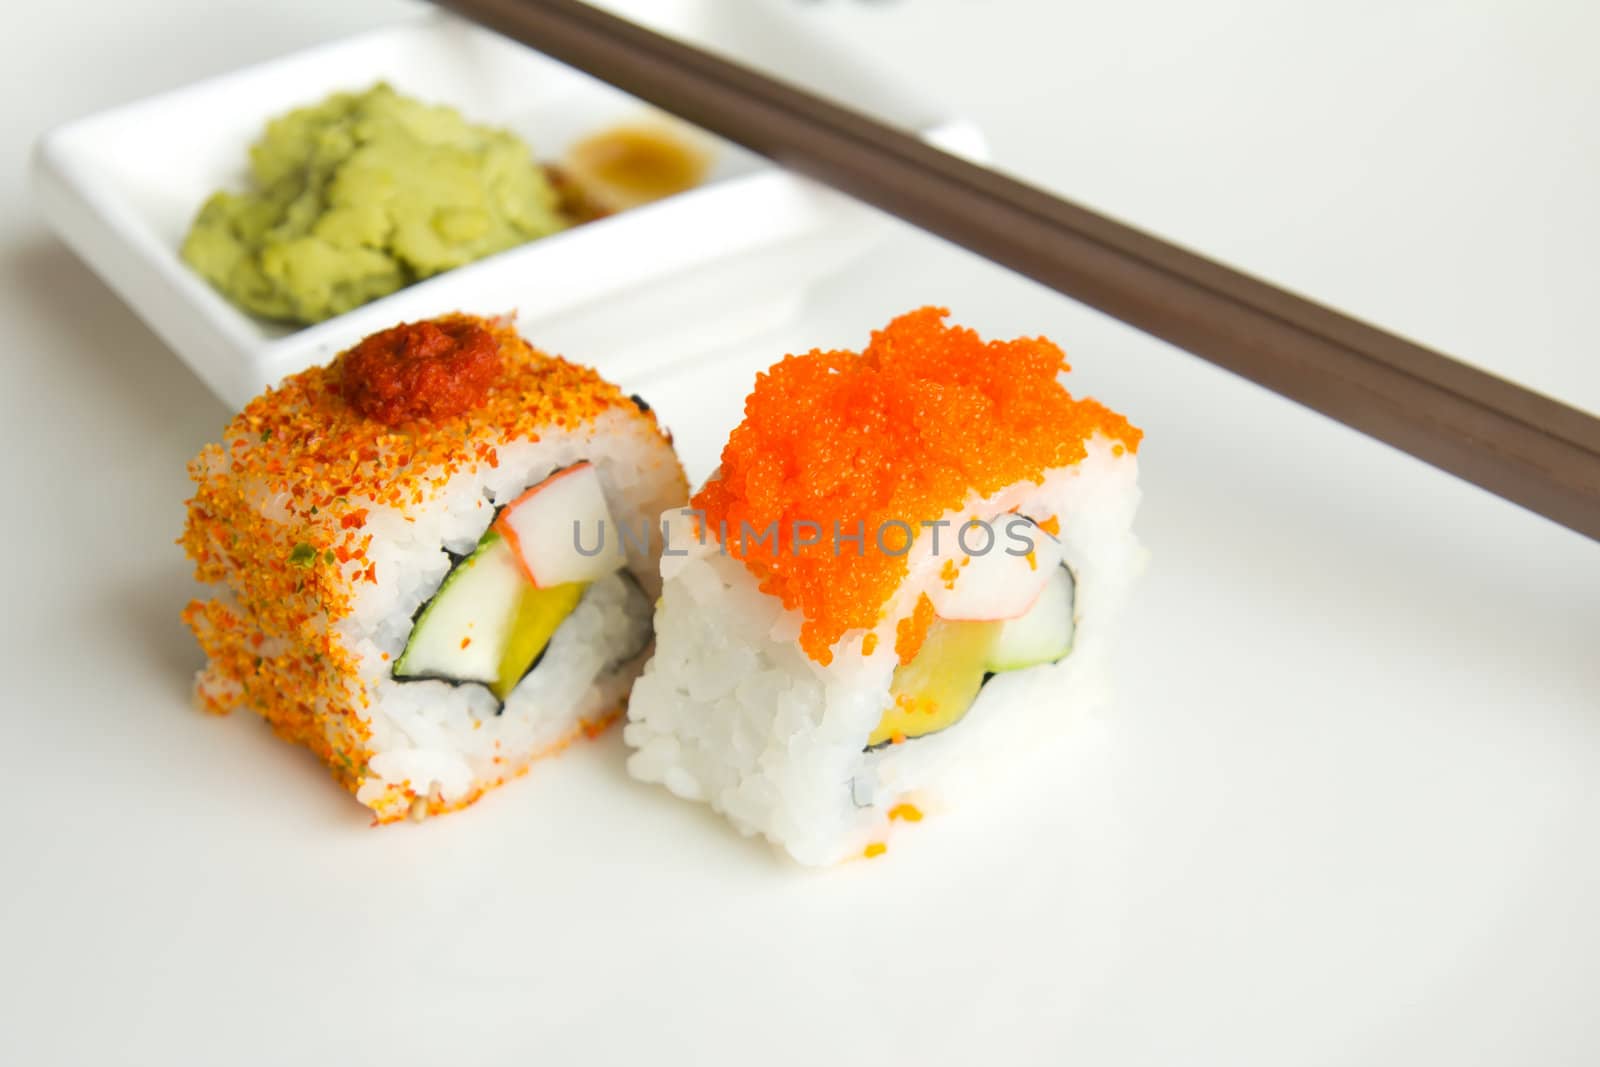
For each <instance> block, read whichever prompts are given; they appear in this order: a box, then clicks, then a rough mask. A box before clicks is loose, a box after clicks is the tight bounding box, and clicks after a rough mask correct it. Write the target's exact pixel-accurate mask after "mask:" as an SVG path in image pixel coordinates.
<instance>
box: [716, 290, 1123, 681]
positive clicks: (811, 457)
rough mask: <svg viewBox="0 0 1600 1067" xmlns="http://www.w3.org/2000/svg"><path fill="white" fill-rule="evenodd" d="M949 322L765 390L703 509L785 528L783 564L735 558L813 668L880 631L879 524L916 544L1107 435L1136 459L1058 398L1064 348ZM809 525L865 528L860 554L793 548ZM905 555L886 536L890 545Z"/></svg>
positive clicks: (1093, 417)
mask: <svg viewBox="0 0 1600 1067" xmlns="http://www.w3.org/2000/svg"><path fill="white" fill-rule="evenodd" d="M948 314H949V312H948V311H946V310H945V309H943V308H933V307H927V308H922V309H920V310H917V311H912V312H910V313H908V314H905V315H902V316H900V317H899V318H897V319H895V320H894V321H893V322H891V323H889V325H888V326H886V327H885V328H884V329H882V330H879V331H877V332H875V333H873V335H872V339H871V341H870V343H869V344H868V345H867V347H866V350H865V351H863V352H861V353H860V354H859V355H858V354H856V353H854V352H823V351H820V350H817V351H812V352H809V353H807V354H806V355H803V356H789V357H787V358H785V359H784V360H783V361H781V362H780V363H778V364H777V365H776V366H774V367H772V368H771V369H770V370H768V371H766V372H764V373H762V374H760V375H758V376H757V378H756V385H755V389H754V391H752V392H751V394H750V396H749V397H748V398H747V399H746V400H745V408H744V410H745V417H744V421H743V422H741V423H740V424H739V425H738V427H737V428H735V429H734V431H733V433H732V434H731V435H730V437H729V438H728V444H727V446H726V447H725V448H724V449H723V451H722V469H721V474H720V476H719V477H718V478H717V479H716V480H714V481H712V482H709V483H707V485H706V486H705V487H704V488H702V489H701V490H700V492H699V493H697V494H696V495H695V497H694V501H693V503H694V506H695V507H696V508H699V509H701V510H702V511H703V512H704V513H705V515H706V518H707V521H708V523H709V525H710V526H711V527H712V528H725V529H728V530H730V531H737V530H739V529H741V525H740V524H741V523H748V524H749V525H750V527H751V528H752V529H754V530H756V531H760V530H764V529H766V528H767V527H768V526H769V525H770V524H771V523H773V522H776V523H777V524H778V538H779V546H778V550H777V551H772V550H770V549H768V548H766V547H763V546H761V545H758V544H756V543H754V542H751V543H749V544H741V543H740V540H739V538H737V537H732V536H730V537H729V538H728V542H729V543H728V545H727V549H728V551H729V552H730V553H732V554H733V555H735V556H738V557H740V558H741V559H742V560H743V561H744V564H745V566H746V567H747V568H748V569H749V570H750V571H751V573H752V574H754V575H755V576H756V577H757V578H759V579H760V581H761V589H762V590H763V591H764V592H767V593H769V594H772V595H774V596H777V597H779V598H780V599H782V601H783V604H784V606H785V607H787V608H790V609H791V610H799V611H800V612H801V614H802V615H803V616H804V622H803V623H802V626H801V631H800V645H801V647H802V648H803V649H804V650H805V652H806V654H807V655H809V656H810V657H811V658H812V659H813V660H815V661H817V662H818V663H822V664H827V663H830V662H832V659H833V645H834V643H835V642H837V641H838V640H839V639H840V638H841V637H842V636H844V634H845V633H847V632H848V631H850V630H853V629H858V628H859V629H872V628H874V627H876V625H877V624H878V622H879V621H880V615H881V612H882V610H883V607H884V605H885V604H887V603H888V601H889V599H890V597H891V596H893V594H894V592H895V590H896V589H897V588H898V587H899V586H900V584H901V583H902V582H904V580H905V578H906V574H907V570H908V563H907V560H906V558H905V557H904V556H903V555H900V556H896V555H891V554H890V553H887V552H884V551H883V550H882V548H881V547H880V546H879V545H878V544H877V543H876V538H875V537H874V535H873V532H874V531H875V530H878V529H880V528H883V527H884V524H885V523H907V524H909V525H910V526H911V528H912V529H913V530H916V529H918V526H917V524H918V523H919V522H923V521H932V520H935V519H938V518H940V517H942V516H943V515H945V514H946V513H947V512H949V511H952V510H954V509H956V508H959V507H961V506H962V505H963V504H964V503H965V502H966V500H967V499H968V497H969V496H971V495H972V494H974V493H976V494H979V495H983V496H988V495H990V494H993V493H997V492H999V491H1000V490H1001V489H1003V488H1005V487H1006V486H1009V485H1012V484H1015V483H1017V482H1021V481H1025V480H1031V481H1035V482H1038V481H1042V478H1043V474H1044V472H1045V471H1046V470H1049V469H1052V468H1058V467H1067V466H1071V465H1072V464H1075V463H1078V462H1080V461H1081V460H1082V459H1083V458H1084V456H1085V454H1086V448H1085V443H1086V442H1087V441H1088V439H1089V438H1091V437H1092V436H1094V435H1095V434H1097V433H1098V434H1102V435H1104V436H1105V437H1107V438H1110V439H1112V440H1113V441H1114V442H1116V445H1115V446H1114V447H1117V448H1126V449H1127V450H1129V451H1137V450H1138V447H1139V441H1140V438H1141V437H1142V436H1143V434H1142V432H1141V431H1140V430H1138V429H1137V428H1135V427H1134V426H1132V425H1131V424H1129V422H1128V420H1127V419H1126V418H1124V417H1123V416H1121V415H1119V414H1117V413H1116V412H1114V411H1112V410H1110V409H1109V408H1107V407H1105V406H1104V405H1103V404H1100V403H1098V402H1096V401H1094V400H1089V399H1075V398H1074V397H1073V396H1072V395H1071V394H1070V393H1069V392H1068V391H1067V389H1066V387H1065V386H1064V385H1062V384H1061V381H1060V376H1061V375H1062V374H1063V373H1064V372H1066V371H1067V370H1068V369H1069V367H1068V365H1067V362H1066V359H1065V357H1064V356H1063V354H1062V351H1061V349H1060V348H1058V347H1056V345H1054V344H1053V343H1051V342H1050V341H1049V340H1047V339H1045V338H1042V337H1037V338H1018V339H1017V340H1013V341H987V342H986V341H983V340H982V339H980V338H979V337H978V335H977V334H976V333H975V332H973V331H972V330H968V329H963V328H961V327H956V326H949V325H946V324H945V322H944V319H945V317H946V316H947V315H948ZM801 521H805V522H818V523H822V524H823V525H824V527H825V528H827V527H829V526H831V524H832V523H834V522H837V523H838V524H839V527H838V529H839V530H840V531H841V532H842V533H844V534H847V535H848V534H852V533H854V532H856V530H857V529H858V526H857V524H858V523H863V524H864V526H862V527H860V529H863V530H864V531H865V533H866V536H865V538H864V550H863V551H861V552H860V553H859V554H858V553H857V552H856V551H855V549H854V547H853V545H846V547H845V549H844V550H842V551H838V552H835V551H834V543H833V539H832V537H831V536H824V537H823V538H822V540H821V542H819V543H818V544H814V545H803V546H801V547H799V548H796V547H795V545H794V529H795V527H794V525H793V524H794V523H796V522H801ZM722 524H725V525H722ZM804 530H805V527H804V526H802V531H804ZM828 533H829V534H831V533H832V531H831V529H830V530H828ZM903 542H904V532H903V531H902V530H899V529H898V528H896V527H894V526H892V525H891V526H890V527H888V533H887V535H886V537H885V541H884V543H885V545H886V546H887V547H888V548H890V549H891V550H899V548H900V547H901V545H902V544H903ZM918 606H919V608H920V606H921V605H920V602H919V605H918ZM929 621H931V619H930V620H929ZM919 631H920V633H919ZM925 634H926V623H924V622H921V621H920V620H917V621H913V622H912V625H911V628H910V629H909V630H907V629H904V628H902V629H901V630H900V632H899V635H898V637H897V640H896V642H895V646H896V651H897V652H898V653H899V654H900V656H901V658H902V661H904V660H905V659H906V658H907V653H908V652H909V653H910V654H912V655H914V654H915V650H916V648H917V647H919V646H920V645H921V636H922V635H925Z"/></svg>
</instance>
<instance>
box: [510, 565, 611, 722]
mask: <svg viewBox="0 0 1600 1067" xmlns="http://www.w3.org/2000/svg"><path fill="white" fill-rule="evenodd" d="M587 588H589V583H588V582H566V583H564V584H562V585H552V586H550V587H549V588H548V589H538V588H535V587H534V586H533V585H532V584H531V583H530V584H527V585H525V586H523V589H522V597H521V600H520V601H519V602H518V604H517V613H516V617H515V618H514V619H513V620H512V623H511V629H510V631H509V633H508V636H507V639H506V645H505V652H504V653H503V654H502V655H501V656H500V670H499V676H498V677H497V678H496V679H495V680H494V681H493V682H490V683H489V691H490V692H491V693H493V694H494V695H495V696H497V697H499V698H500V701H501V703H504V702H505V700H506V698H507V697H509V696H510V695H511V691H512V690H513V689H515V688H516V687H517V683H518V682H520V681H522V678H523V675H525V674H527V673H528V671H529V670H531V669H532V668H533V665H534V664H535V663H537V662H539V657H540V656H542V655H544V650H545V646H546V645H548V644H549V643H550V638H551V637H553V636H555V632H556V628H557V627H559V626H560V625H561V624H562V623H563V622H566V621H567V616H568V615H571V614H572V611H573V609H574V608H576V607H577V606H578V601H579V600H581V599H583V591H584V590H585V589H587Z"/></svg>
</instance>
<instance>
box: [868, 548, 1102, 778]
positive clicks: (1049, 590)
mask: <svg viewBox="0 0 1600 1067" xmlns="http://www.w3.org/2000/svg"><path fill="white" fill-rule="evenodd" d="M1074 595H1075V583H1074V582H1073V579H1072V571H1070V570H1069V569H1068V568H1067V565H1066V564H1064V563H1063V564H1062V565H1061V566H1060V567H1057V568H1056V573H1054V574H1052V575H1051V576H1050V580H1049V582H1048V583H1046V585H1045V587H1044V591H1043V592H1041V593H1040V594H1039V599H1038V600H1036V601H1034V604H1033V607H1031V608H1029V609H1028V611H1027V612H1026V613H1025V614H1023V615H1021V616H1018V617H1017V618H1015V619H1006V620H1004V621H1000V622H977V621H971V622H967V621H962V622H958V621H955V620H953V619H935V620H934V622H933V625H932V626H931V627H929V628H928V636H927V639H926V640H924V641H923V643H922V648H921V649H920V650H919V651H918V652H917V655H916V657H915V658H914V659H912V661H911V662H910V663H906V664H903V665H901V666H900V667H897V668H896V669H895V672H894V677H893V678H892V679H891V680H890V682H889V696H890V700H891V703H890V705H889V710H887V711H885V712H884V713H883V718H882V719H880V720H878V726H877V728H876V729H875V730H873V731H872V735H871V736H870V737H868V738H867V748H868V749H869V750H870V749H874V748H878V747H880V746H882V745H886V744H892V743H893V742H894V741H895V740H896V739H901V740H910V739H912V738H914V737H926V736H927V735H928V734H931V733H937V732H938V731H940V730H944V729H947V728H949V727H951V726H954V725H955V724H956V723H957V722H959V721H960V720H961V717H962V716H963V715H965V714H966V713H967V711H968V709H970V708H971V707H972V703H973V701H975V700H977V699H978V691H979V690H980V689H982V688H983V683H984V682H986V681H988V680H989V677H990V675H993V674H1000V673H1003V672H1005V671H1020V670H1025V669H1026V668H1028V667H1037V666H1039V665H1040V664H1043V663H1055V662H1056V661H1058V660H1061V659H1063V658H1065V657H1066V655H1067V654H1068V653H1069V652H1071V651H1072V638H1073V630H1074V627H1073V614H1072V612H1073V598H1074Z"/></svg>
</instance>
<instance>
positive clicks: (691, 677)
mask: <svg viewBox="0 0 1600 1067" xmlns="http://www.w3.org/2000/svg"><path fill="white" fill-rule="evenodd" d="M947 314H948V313H947V312H946V311H944V310H943V309H938V308H924V309H922V310H920V311H914V312H911V313H910V314H907V315H904V316H901V317H900V318H897V319H895V320H894V321H893V322H891V323H890V324H889V325H888V326H887V327H886V328H885V329H883V330H881V331H878V332H876V333H874V334H873V336H872V339H871V343H870V344H869V345H868V346H867V348H866V350H865V351H864V352H862V353H860V354H859V355H858V354H856V353H852V352H821V351H814V352H811V353H810V354H808V355H802V356H790V357H788V358H787V359H785V360H783V361H782V362H780V363H778V364H777V365H776V366H774V367H773V368H771V369H770V370H769V371H767V372H766V373H764V374H761V375H759V376H758V378H757V380H756V385H755V389H754V391H753V392H752V393H751V394H750V396H749V397H748V399H747V400H746V402H745V417H744V420H743V422H741V423H740V424H739V426H738V427H737V428H736V429H734V431H733V433H732V435H731V436H730V437H729V439H728V442H727V445H726V447H725V448H724V450H723V452H722V465H721V467H720V469H719V470H718V471H717V472H716V473H714V474H713V475H712V476H711V478H710V479H709V480H708V481H707V482H706V484H705V485H704V486H703V487H702V488H701V489H700V490H699V492H698V493H696V494H695V496H694V498H693V500H692V501H691V507H690V508H689V509H685V510H684V511H683V512H681V513H680V514H678V515H677V516H675V517H674V518H673V519H672V521H671V523H670V524H669V525H667V527H666V530H667V539H666V540H667V547H666V551H665V552H664V554H663V556H662V561H661V562H662V574H663V578H664V587H663V591H662V597H661V600H660V601H659V603H658V605H657V608H656V616H655V627H656V633H657V634H658V638H657V645H656V650H655V654H654V656H653V658H652V659H651V661H650V663H649V665H648V666H647V667H646V670H645V673H644V674H643V676H642V677H641V678H640V679H639V681H638V683H637V684H636V685H635V686H634V690H633V695H632V698H631V700H630V703H629V710H628V724H627V727H626V729H625V732H624V736H625V738H626V740H627V743H628V744H629V745H630V746H631V747H632V748H633V749H634V751H633V752H632V754H631V755H630V757H629V761H628V767H629V770H630V771H631V772H632V774H633V775H634V776H636V777H638V778H641V779H643V780H645V781H648V782H658V783H661V784H662V785H664V786H666V787H667V788H668V789H669V790H671V791H672V792H673V793H675V794H677V795H678V796H680V797H684V798H687V799H690V800H696V801H703V802H705V803H707V804H709V805H711V807H713V808H714V809H715V810H717V811H719V812H721V813H722V814H723V815H725V816H726V817H727V818H728V819H729V820H730V821H731V822H732V823H733V824H734V825H735V826H736V827H737V828H738V829H739V830H741V831H742V832H744V833H747V834H756V833H759V834H762V835H765V836H766V837H767V838H768V839H770V840H771V841H772V842H773V843H775V844H776V845H779V846H781V847H782V848H783V849H785V850H787V851H788V853H789V854H790V855H791V856H793V857H794V858H795V859H796V860H798V861H800V862H801V863H804V864H812V865H821V864H830V863H835V862H838V861H840V860H843V859H847V858H850V857H859V856H867V857H871V856H874V855H877V854H879V853H881V852H882V851H884V849H885V847H886V844H885V843H886V840H887V837H888V835H889V831H890V829H891V825H892V824H903V823H904V822H908V821H918V820H920V819H921V818H922V815H923V813H924V812H925V811H928V810H930V809H935V808H938V807H940V806H943V805H946V804H949V803H951V802H952V800H953V798H955V797H957V796H959V795H961V794H962V793H963V792H964V791H966V789H967V786H968V785H969V784H970V783H972V782H975V781H981V780H983V778H984V777H985V775H984V774H983V773H982V772H983V771H984V769H985V768H988V769H991V770H999V771H1001V772H1002V773H1003V771H1004V769H1005V768H1006V767H1008V766H1014V765H1015V760H1016V758H1017V757H1018V756H1019V755H1021V754H1022V753H1025V752H1028V751H1031V750H1033V749H1036V748H1037V747H1038V746H1039V743H1040V741H1041V740H1042V739H1043V738H1045V737H1046V736H1047V735H1049V734H1050V733H1052V732H1054V731H1057V730H1059V729H1060V728H1061V727H1062V726H1063V725H1064V724H1065V723H1066V722H1067V721H1069V719H1070V718H1071V716H1072V713H1073V712H1074V710H1076V709H1079V708H1081V707H1083V706H1085V705H1087V704H1089V703H1091V702H1092V701H1094V700H1095V699H1096V698H1097V697H1098V696H1099V694H1100V692H1101V689H1102V686H1101V682H1100V668H1101V662H1102V660H1103V658H1104V653H1105V649H1106V644H1107V641H1108V637H1109V633H1110V631H1111V628H1112V624H1113V621H1114V619H1115V616H1116V614H1117V611H1118V608H1119V605H1120V604H1121V603H1122V601H1123V599H1124V596H1125V593H1126V592H1127V590H1128V588H1129V585H1130V583H1131V582H1132V580H1133V579H1134V577H1135V575H1136V574H1137V572H1138V571H1139V569H1140V568H1141V566H1142V563H1143V550H1142V549H1141V548H1140V546H1139V544H1138V542H1137V540H1136V539H1135V537H1134V535H1133V533H1132V532H1131V524H1132V520H1133V517H1134V512H1135V510H1136V508H1137V506H1138V500H1139V489H1138V464H1137V459H1136V455H1135V454H1136V452H1137V450H1138V447H1139V442H1140V438H1141V431H1139V430H1138V429H1136V428H1135V427H1133V426H1132V425H1130V424H1129V422H1128V420H1127V419H1125V418H1124V417H1123V416H1121V415H1119V414H1117V413H1115V412H1113V411H1111V410H1110V409H1108V408H1106V407H1105V406H1103V405H1102V404H1099V403H1097V402H1095V401H1093V400H1088V399H1077V398H1074V397H1073V396H1072V395H1071V394H1070V393H1069V392H1068V391H1067V389H1066V387H1065V386H1064V385H1063V384H1062V382H1061V376H1062V374H1063V373H1064V372H1065V371H1067V370H1068V367H1067V364H1066V362H1065V360H1064V358H1063V355H1062V352H1061V350H1060V349H1059V348H1057V347H1056V346H1055V345H1054V344H1052V343H1051V342H1050V341H1048V340H1045V339H1043V338H1027V339H1019V340H1015V341H1007V342H988V343H985V342H984V341H982V340H980V339H979V337H978V336H977V335H976V334H975V333H973V332H972V331H970V330H965V329H960V328H957V327H952V326H948V325H946V324H945V322H944V319H945V317H946V316H947Z"/></svg>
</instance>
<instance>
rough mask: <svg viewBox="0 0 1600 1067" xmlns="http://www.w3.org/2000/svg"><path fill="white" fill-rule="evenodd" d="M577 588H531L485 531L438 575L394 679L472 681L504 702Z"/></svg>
mask: <svg viewBox="0 0 1600 1067" xmlns="http://www.w3.org/2000/svg"><path fill="white" fill-rule="evenodd" d="M585 587H586V586H585V585H584V583H580V582H573V583H568V584H565V585H556V586H551V587H550V588H548V589H537V588H535V587H534V585H533V583H532V582H530V581H528V579H527V577H526V576H525V575H524V574H523V573H522V568H521V567H519V566H518V565H517V561H516V557H515V555H514V554H513V553H512V551H511V546H510V545H508V544H507V543H506V542H505V539H504V538H502V537H501V536H500V535H499V534H498V533H495V532H494V531H493V530H491V531H489V532H488V533H486V534H484V536H483V539H482V540H481V541H479V542H478V547H477V548H476V549H474V550H473V552H472V554H471V555H470V556H468V557H466V558H465V559H463V560H462V561H461V562H460V563H457V564H456V566H455V568H454V569H452V570H451V571H450V573H449V574H447V575H445V579H444V582H443V583H442V584H441V585H440V586H439V591H438V592H437V593H435V594H434V595H433V599H432V600H430V601H428V603H427V604H426V605H424V606H423V609H422V611H421V612H419V613H418V615H417V621H416V622H415V623H414V624H413V625H412V627H411V637H410V639H409V640H408V641H407V642H406V648H405V651H404V652H403V653H402V654H401V656H400V658H399V659H398V660H397V661H396V662H395V665H394V676H395V677H396V678H397V679H400V680H402V681H407V680H417V679H424V678H432V679H438V680H441V681H447V682H457V683H460V682H475V683H477V684H479V685H484V686H487V687H488V688H489V690H490V692H492V693H494V695H495V697H496V698H498V699H499V700H501V701H504V700H505V699H506V697H508V696H509V695H510V694H511V690H512V689H514V688H516V685H517V683H518V682H519V681H521V680H522V677H523V675H525V674H527V672H528V669H529V668H530V667H532V666H533V664H534V663H535V662H536V661H537V660H538V658H539V655H540V653H542V652H543V651H544V649H545V646H546V645H547V644H549V643H550V637H551V635H553V634H554V633H555V631H556V628H557V627H558V626H560V625H561V623H562V621H563V620H565V619H566V617H567V616H568V615H570V614H572V610H573V608H575V607H577V604H578V600H579V598H581V597H582V595H583V591H584V589H585Z"/></svg>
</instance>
